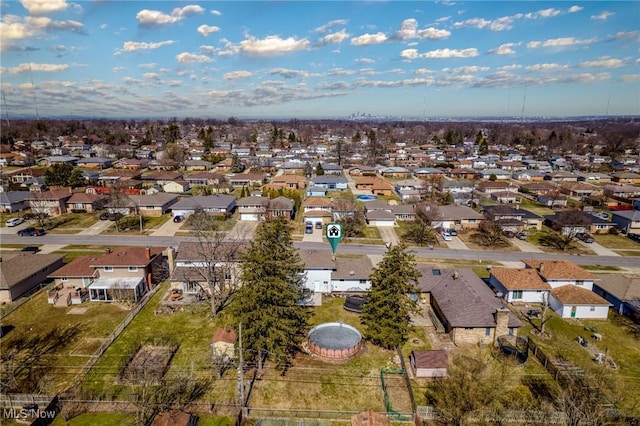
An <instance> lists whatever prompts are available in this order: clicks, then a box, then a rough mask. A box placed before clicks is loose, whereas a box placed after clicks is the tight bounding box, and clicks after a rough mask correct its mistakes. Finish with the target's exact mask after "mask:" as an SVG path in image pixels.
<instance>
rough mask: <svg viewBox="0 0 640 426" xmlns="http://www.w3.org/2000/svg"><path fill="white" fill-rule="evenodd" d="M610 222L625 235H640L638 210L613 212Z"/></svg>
mask: <svg viewBox="0 0 640 426" xmlns="http://www.w3.org/2000/svg"><path fill="white" fill-rule="evenodd" d="M611 221H612V222H613V223H615V224H616V228H618V229H620V230H621V231H622V232H624V233H626V234H640V210H624V211H613V212H611Z"/></svg>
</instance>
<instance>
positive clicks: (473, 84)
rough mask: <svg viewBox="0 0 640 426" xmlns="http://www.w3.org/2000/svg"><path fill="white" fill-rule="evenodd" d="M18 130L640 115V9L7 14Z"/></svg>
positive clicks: (3, 44)
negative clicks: (29, 121) (40, 124)
mask: <svg viewBox="0 0 640 426" xmlns="http://www.w3.org/2000/svg"><path fill="white" fill-rule="evenodd" d="M0 11H1V14H2V15H1V20H0V49H1V50H0V59H1V61H0V62H1V67H0V72H1V74H0V77H1V87H2V103H1V108H2V119H3V120H4V119H5V118H6V117H7V116H8V117H9V118H12V117H15V118H37V117H104V118H127V117H136V118H141V117H156V118H163V117H165V118H168V117H178V118H183V117H212V118H226V117H232V116H233V117H237V118H240V119H242V118H258V119H259V118H279V119H285V118H301V119H303V118H339V117H347V116H350V115H352V114H354V113H358V112H359V113H364V114H370V115H374V116H379V117H413V118H416V117H452V118H456V117H470V116H473V117H483V116H493V117H500V116H510V117H520V116H522V117H540V116H547V117H572V116H606V115H608V116H615V115H640V26H639V25H638V22H639V19H640V2H636V1H619V2H617V1H600V2H598V1H571V2H567V1H554V2H538V1H518V2H507V1H495V2H485V1H482V2H480V1H473V2H458V1H449V0H443V1H437V2H422V1H420V2H417V1H400V2H398V1H388V2H364V1H362V2H361V1H327V2H299V1H298V2H292V1H277V2H276V1H253V2H248V1H235V2H220V1H217V2H212V1H180V2H173V1H99V0H94V1H78V2H72V1H68V0H47V1H43V0H20V1H3V2H2V3H0Z"/></svg>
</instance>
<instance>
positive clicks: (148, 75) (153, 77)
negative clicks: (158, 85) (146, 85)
mask: <svg viewBox="0 0 640 426" xmlns="http://www.w3.org/2000/svg"><path fill="white" fill-rule="evenodd" d="M142 76H143V77H144V78H145V79H147V80H159V79H160V75H159V74H158V73H156V72H145V73H143V74H142Z"/></svg>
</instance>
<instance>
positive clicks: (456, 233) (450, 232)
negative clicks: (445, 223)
mask: <svg viewBox="0 0 640 426" xmlns="http://www.w3.org/2000/svg"><path fill="white" fill-rule="evenodd" d="M448 232H449V235H451V236H453V237H455V236H456V235H458V231H456V230H455V228H451V229H449V231H448Z"/></svg>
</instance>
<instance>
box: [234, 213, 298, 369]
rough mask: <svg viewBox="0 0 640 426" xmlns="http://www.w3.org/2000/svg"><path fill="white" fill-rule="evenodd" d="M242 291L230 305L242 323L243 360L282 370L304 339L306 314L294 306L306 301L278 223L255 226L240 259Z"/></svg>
mask: <svg viewBox="0 0 640 426" xmlns="http://www.w3.org/2000/svg"><path fill="white" fill-rule="evenodd" d="M241 260H242V266H241V267H242V272H241V280H242V287H241V288H240V290H239V291H238V293H236V295H235V297H234V300H233V302H232V304H231V306H230V312H231V314H232V315H233V316H234V317H235V318H236V319H237V321H238V322H240V323H242V340H243V341H242V345H243V348H245V350H246V351H247V353H246V357H247V359H248V360H255V361H257V363H258V369H259V370H261V369H262V360H263V358H268V359H271V360H273V361H275V362H276V365H277V367H278V368H282V369H285V368H286V367H287V365H288V364H289V361H290V360H291V359H292V358H293V357H294V356H295V354H296V352H297V351H298V350H299V347H300V344H301V343H302V341H303V340H304V338H305V335H306V329H307V321H308V318H309V314H308V311H307V309H306V308H305V307H304V306H302V305H300V304H299V302H300V301H301V300H302V299H303V298H304V297H305V296H306V290H305V288H304V287H303V282H304V280H303V278H304V265H303V264H302V261H301V260H300V255H299V254H298V252H297V251H296V249H295V248H294V247H293V241H292V239H291V230H290V228H289V225H288V223H287V222H286V221H284V220H283V219H282V218H277V219H274V220H268V221H266V222H263V223H261V224H260V226H259V227H258V229H257V231H256V237H255V239H254V240H253V241H252V243H251V245H250V246H249V248H248V249H247V250H246V252H245V253H244V254H243V255H242V256H241Z"/></svg>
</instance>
